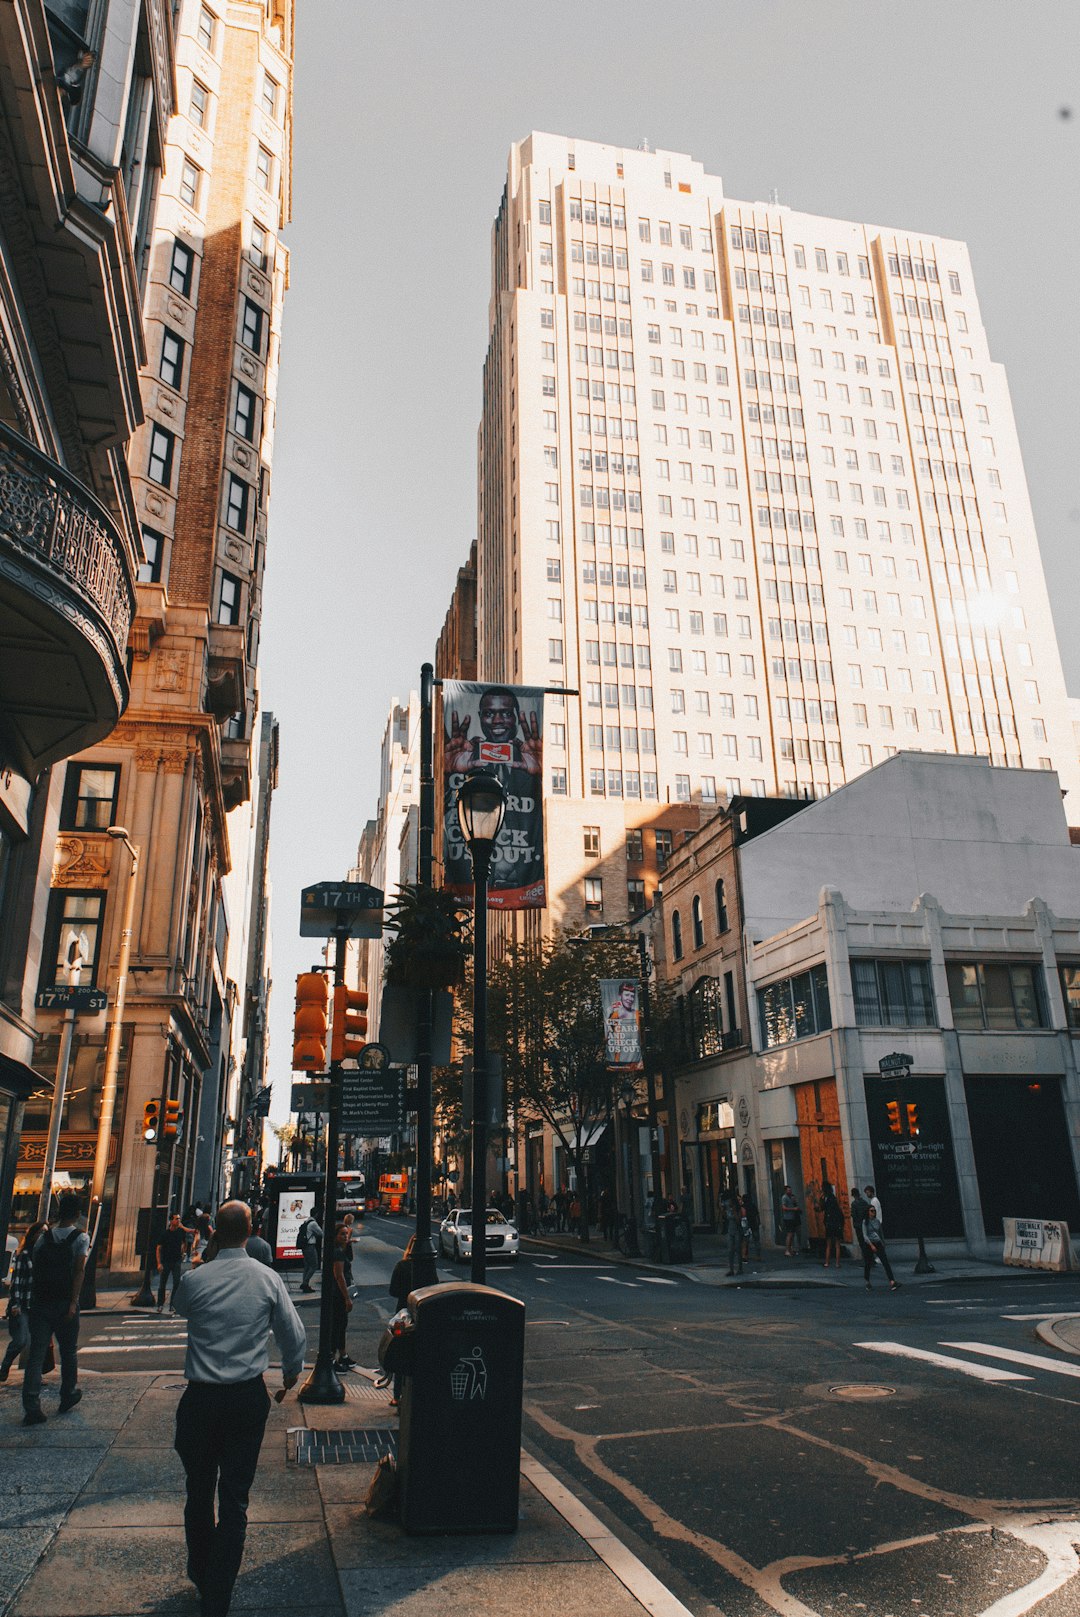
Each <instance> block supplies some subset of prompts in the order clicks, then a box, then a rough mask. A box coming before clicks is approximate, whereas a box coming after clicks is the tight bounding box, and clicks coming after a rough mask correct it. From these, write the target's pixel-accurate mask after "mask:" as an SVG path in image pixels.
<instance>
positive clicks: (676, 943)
mask: <svg viewBox="0 0 1080 1617" xmlns="http://www.w3.org/2000/svg"><path fill="white" fill-rule="evenodd" d="M671 957H672V959H673V960H681V959H682V916H681V915H680V914H679V912H678V910H672V912H671Z"/></svg>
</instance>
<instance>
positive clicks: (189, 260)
mask: <svg viewBox="0 0 1080 1617" xmlns="http://www.w3.org/2000/svg"><path fill="white" fill-rule="evenodd" d="M194 268H195V254H194V253H193V252H192V250H191V248H190V247H187V246H185V244H184V243H183V242H182V241H174V242H173V250H172V262H171V263H170V265H169V285H170V286H171V287H172V289H173V291H174V292H180V293H182V294H183V296H184V297H185V298H187V297H190V296H191V275H192V271H193V269H194Z"/></svg>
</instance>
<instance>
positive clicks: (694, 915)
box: [690, 893, 705, 949]
mask: <svg viewBox="0 0 1080 1617" xmlns="http://www.w3.org/2000/svg"><path fill="white" fill-rule="evenodd" d="M690 917H691V920H692V922H693V927H694V948H695V949H703V948H704V947H705V920H704V917H703V915H702V913H701V899H700V898H699V897H698V896H697V894H696V893H695V894H694V902H693V904H692V905H691V906H690Z"/></svg>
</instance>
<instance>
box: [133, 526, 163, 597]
mask: <svg viewBox="0 0 1080 1617" xmlns="http://www.w3.org/2000/svg"><path fill="white" fill-rule="evenodd" d="M142 542H143V551H144V553H145V556H146V560H145V561H141V562H140V563H139V583H140V584H159V583H160V582H161V568H162V563H163V562H164V559H165V535H164V534H163V533H158V531H157V529H156V528H144V529H143V531H142Z"/></svg>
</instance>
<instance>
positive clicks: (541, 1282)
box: [533, 1275, 551, 1286]
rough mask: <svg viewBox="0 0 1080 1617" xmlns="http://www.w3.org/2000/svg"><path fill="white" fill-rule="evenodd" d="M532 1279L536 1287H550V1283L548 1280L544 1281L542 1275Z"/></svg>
mask: <svg viewBox="0 0 1080 1617" xmlns="http://www.w3.org/2000/svg"><path fill="white" fill-rule="evenodd" d="M533 1279H534V1280H535V1281H536V1284H537V1285H538V1286H550V1285H551V1281H550V1280H545V1279H544V1277H543V1275H534V1276H533Z"/></svg>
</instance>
